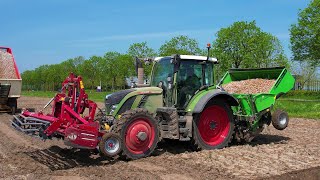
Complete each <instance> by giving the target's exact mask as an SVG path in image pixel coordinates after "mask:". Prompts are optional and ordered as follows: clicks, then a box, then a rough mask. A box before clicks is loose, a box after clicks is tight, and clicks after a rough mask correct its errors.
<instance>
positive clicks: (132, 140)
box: [125, 118, 155, 154]
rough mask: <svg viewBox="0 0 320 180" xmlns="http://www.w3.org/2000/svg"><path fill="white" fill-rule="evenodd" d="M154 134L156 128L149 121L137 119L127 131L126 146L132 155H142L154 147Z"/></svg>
mask: <svg viewBox="0 0 320 180" xmlns="http://www.w3.org/2000/svg"><path fill="white" fill-rule="evenodd" d="M154 133H155V132H154V127H153V126H152V125H151V124H150V123H149V120H147V119H144V118H139V119H136V120H135V121H133V122H132V123H131V124H130V125H129V126H128V128H127V130H126V137H125V145H126V147H127V148H128V149H129V150H130V151H131V152H132V153H135V154H141V153H143V152H145V151H146V150H148V149H149V148H150V147H151V146H152V144H153V141H154V138H155V134H154Z"/></svg>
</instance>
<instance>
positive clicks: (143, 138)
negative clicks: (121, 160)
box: [113, 108, 159, 159]
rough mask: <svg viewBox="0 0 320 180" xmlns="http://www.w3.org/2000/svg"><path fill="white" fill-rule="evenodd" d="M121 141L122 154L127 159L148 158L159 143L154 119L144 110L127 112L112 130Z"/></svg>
mask: <svg viewBox="0 0 320 180" xmlns="http://www.w3.org/2000/svg"><path fill="white" fill-rule="evenodd" d="M113 131H115V132H116V133H117V134H119V136H120V137H121V141H122V150H123V151H122V153H123V155H125V156H126V157H127V158H128V159H139V158H143V157H146V156H149V155H150V154H151V153H152V152H153V151H154V149H155V148H156V146H157V143H158V141H159V128H158V125H157V122H156V120H155V118H154V117H153V116H152V114H150V113H149V112H148V111H147V110H146V109H142V108H138V109H134V110H128V111H126V112H124V113H123V114H122V115H121V119H120V120H119V121H117V122H116V124H115V127H114V128H113Z"/></svg>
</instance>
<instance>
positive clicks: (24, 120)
mask: <svg viewBox="0 0 320 180" xmlns="http://www.w3.org/2000/svg"><path fill="white" fill-rule="evenodd" d="M11 124H12V126H13V127H14V128H15V129H17V130H19V131H21V132H24V133H26V134H28V135H36V136H38V135H39V130H40V129H41V128H43V127H46V126H47V125H48V124H50V123H49V122H47V121H43V120H41V119H37V118H33V117H25V116H23V115H22V114H20V115H17V116H16V115H14V116H13V120H12V121H11Z"/></svg>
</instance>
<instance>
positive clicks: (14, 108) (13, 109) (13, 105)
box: [8, 98, 17, 115]
mask: <svg viewBox="0 0 320 180" xmlns="http://www.w3.org/2000/svg"><path fill="white" fill-rule="evenodd" d="M8 106H9V107H10V108H11V114H12V115H14V114H16V111H17V99H16V98H9V99H8Z"/></svg>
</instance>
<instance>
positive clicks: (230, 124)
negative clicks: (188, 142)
mask: <svg viewBox="0 0 320 180" xmlns="http://www.w3.org/2000/svg"><path fill="white" fill-rule="evenodd" d="M233 132H234V120H233V115H232V110H231V108H230V106H229V105H228V104H227V103H225V102H224V101H221V100H215V101H214V102H213V103H211V104H209V105H207V106H206V107H205V109H204V110H203V111H202V113H201V114H199V116H198V117H197V118H196V119H195V121H194V134H193V140H194V144H195V145H196V147H197V148H198V149H208V150H210V149H220V148H224V147H226V146H228V144H229V143H230V141H231V139H232V135H233Z"/></svg>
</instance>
